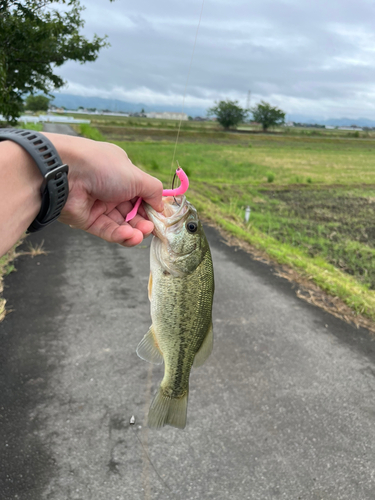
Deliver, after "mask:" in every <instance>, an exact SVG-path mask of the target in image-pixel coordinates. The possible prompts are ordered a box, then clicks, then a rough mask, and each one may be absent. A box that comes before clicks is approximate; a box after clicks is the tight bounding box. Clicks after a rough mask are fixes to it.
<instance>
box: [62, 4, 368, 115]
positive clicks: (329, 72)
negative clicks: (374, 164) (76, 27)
mask: <svg viewBox="0 0 375 500" xmlns="http://www.w3.org/2000/svg"><path fill="white" fill-rule="evenodd" d="M81 3H82V4H83V5H85V7H86V10H85V12H84V13H83V17H84V19H85V20H86V25H85V28H84V33H85V34H86V35H87V36H92V35H93V34H94V33H97V34H98V35H104V34H107V35H108V41H109V42H110V44H111V47H110V48H107V49H102V51H101V53H100V56H99V58H98V59H97V61H96V62H94V63H87V64H86V65H79V64H76V63H73V62H69V63H67V64H65V65H64V66H63V67H61V68H59V69H58V72H59V74H61V75H62V76H63V78H65V80H66V81H67V82H68V85H67V87H66V88H65V89H64V90H63V92H65V93H70V94H77V95H85V96H98V97H108V98H112V99H121V100H124V101H130V102H142V103H145V104H149V105H152V104H159V105H160V104H173V105H182V96H183V94H184V88H185V83H186V78H187V75H188V70H189V65H190V58H191V54H192V50H193V46H194V39H195V33H196V30H197V26H198V21H199V16H200V12H201V7H202V1H201V0H188V1H180V0H137V1H134V0H133V1H130V0H116V1H115V2H114V3H110V2H109V0H82V2H81ZM249 90H251V105H253V104H255V103H256V102H259V100H261V99H263V100H266V101H268V102H270V103H271V104H273V105H277V106H279V107H281V108H282V109H283V110H285V111H286V112H287V113H288V114H291V113H293V114H301V115H309V116H316V117H321V118H329V117H330V118H340V117H343V116H345V117H353V118H356V117H366V118H375V1H374V0H205V3H204V8H203V14H202V21H201V25H200V28H199V33H198V39H197V44H196V49H195V55H194V59H193V64H192V69H191V73H190V79H189V83H188V87H187V92H186V106H195V107H196V106H198V107H202V108H207V107H209V106H211V105H212V104H213V103H214V101H215V100H219V99H225V98H231V99H236V100H238V101H239V102H240V103H241V105H242V106H245V105H246V101H247V94H248V91H249Z"/></svg>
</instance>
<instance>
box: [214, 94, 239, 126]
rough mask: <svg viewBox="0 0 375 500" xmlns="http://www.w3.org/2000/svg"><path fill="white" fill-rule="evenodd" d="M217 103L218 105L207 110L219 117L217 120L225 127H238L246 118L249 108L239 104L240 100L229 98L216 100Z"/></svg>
mask: <svg viewBox="0 0 375 500" xmlns="http://www.w3.org/2000/svg"><path fill="white" fill-rule="evenodd" d="M215 104H216V106H213V107H212V108H209V109H208V110H207V115H208V116H212V115H215V116H216V117H217V121H218V122H219V123H220V125H222V126H223V127H224V128H225V129H229V128H230V127H236V126H237V125H238V124H239V123H241V122H243V121H244V120H245V119H246V116H247V110H246V109H242V108H241V107H240V106H238V101H230V100H229V99H227V100H226V101H220V102H216V101H215Z"/></svg>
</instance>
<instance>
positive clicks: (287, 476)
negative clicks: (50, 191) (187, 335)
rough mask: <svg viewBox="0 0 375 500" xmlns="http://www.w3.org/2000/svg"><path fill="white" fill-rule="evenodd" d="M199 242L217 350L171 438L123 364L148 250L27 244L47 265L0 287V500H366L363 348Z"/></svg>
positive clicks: (29, 263) (239, 260) (29, 264)
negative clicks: (0, 314) (0, 317)
mask: <svg viewBox="0 0 375 500" xmlns="http://www.w3.org/2000/svg"><path fill="white" fill-rule="evenodd" d="M207 236H208V239H209V242H210V245H211V250H212V254H213V260H214V269H215V281H216V293H215V303H214V315H213V317H214V335H215V347H214V352H213V354H212V355H211V357H210V358H209V360H208V361H207V362H206V364H205V365H204V366H203V367H201V368H199V369H197V370H194V371H193V372H192V375H191V382H190V398H189V409H188V425H187V427H186V429H185V430H183V431H181V430H178V429H173V428H170V427H165V428H163V429H161V430H150V429H147V427H145V425H144V423H145V418H146V415H147V411H148V406H149V404H150V401H151V399H152V396H153V394H154V393H155V390H156V388H157V386H158V384H159V382H160V380H161V378H162V367H160V366H153V365H150V364H148V363H146V362H144V361H143V360H141V359H139V358H138V357H137V355H136V353H135V349H136V347H137V344H138V342H139V341H140V340H141V338H142V337H143V335H144V334H145V333H146V332H147V330H148V327H149V325H150V314H149V302H148V298H147V281H148V273H149V245H150V241H151V240H150V239H148V240H146V241H145V242H144V244H142V245H140V246H138V247H136V248H133V249H125V248H121V247H120V246H115V245H110V244H107V243H105V242H104V241H101V240H99V239H97V238H95V237H93V236H90V235H88V234H85V233H83V232H81V231H78V230H73V229H70V228H69V227H66V226H63V225H62V224H60V223H55V224H53V225H52V226H50V227H49V228H47V229H46V230H45V231H43V232H41V233H36V234H34V235H30V236H29V238H28V241H31V242H33V243H38V242H40V241H42V240H44V241H45V243H44V247H45V249H46V250H47V251H48V252H49V253H48V254H47V255H42V256H39V257H34V258H31V257H29V256H24V257H20V258H19V259H18V260H17V263H16V267H17V272H16V273H12V274H11V275H9V276H8V277H7V278H6V282H5V284H6V291H5V295H6V298H7V299H8V307H9V308H11V309H12V312H11V313H10V314H9V315H7V316H6V318H5V321H4V322H3V323H1V324H0V338H1V342H0V450H1V453H0V499H1V500H8V499H21V500H24V499H25V500H104V499H108V500H128V499H131V500H133V499H134V500H148V499H152V500H156V499H157V500H162V499H163V500H164V499H171V500H172V499H183V500H206V499H210V500H211V499H212V500H244V499H252V500H263V499H266V500H268V499H285V500H298V499H301V500H302V499H303V500H311V499H312V500H344V499H345V500H365V499H369V500H370V499H371V500H373V499H374V497H375V407H374V394H375V363H374V362H375V344H374V337H373V336H371V335H370V334H369V333H368V332H367V331H365V330H357V329H355V328H352V327H351V326H349V325H347V324H345V323H343V322H341V321H340V320H338V319H336V318H334V317H332V316H330V315H329V314H327V313H325V312H324V311H321V310H319V309H317V308H316V307H314V306H311V305H309V304H307V303H305V302H303V301H302V300H300V299H298V298H297V297H296V295H295V291H294V290H293V287H292V285H291V284H290V283H289V282H287V281H286V280H284V279H283V278H280V277H277V276H275V275H274V274H273V272H272V268H270V267H269V266H267V265H266V264H263V263H261V262H258V261H254V260H252V258H251V257H250V256H249V255H248V254H246V253H244V252H243V251H242V250H240V249H236V248H231V247H228V246H227V245H226V244H225V243H224V242H223V241H222V239H221V237H220V236H219V234H218V233H217V232H216V231H215V230H213V229H212V228H207ZM132 415H134V416H135V418H136V424H135V426H133V427H131V426H129V420H130V418H131V416H132ZM141 443H142V444H141ZM142 445H143V446H142ZM146 453H147V455H146ZM150 461H151V462H152V464H151V462H150ZM155 469H156V470H155Z"/></svg>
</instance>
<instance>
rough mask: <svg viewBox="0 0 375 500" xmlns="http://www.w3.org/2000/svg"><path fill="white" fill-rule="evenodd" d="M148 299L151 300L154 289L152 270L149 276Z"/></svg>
mask: <svg viewBox="0 0 375 500" xmlns="http://www.w3.org/2000/svg"><path fill="white" fill-rule="evenodd" d="M147 288H148V300H149V301H150V302H151V290H152V273H151V271H150V277H149V278H148V287H147Z"/></svg>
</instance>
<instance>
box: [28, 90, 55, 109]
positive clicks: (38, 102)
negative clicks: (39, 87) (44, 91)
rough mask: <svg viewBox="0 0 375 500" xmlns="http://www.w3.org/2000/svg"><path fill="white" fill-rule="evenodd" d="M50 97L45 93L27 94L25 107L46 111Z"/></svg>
mask: <svg viewBox="0 0 375 500" xmlns="http://www.w3.org/2000/svg"><path fill="white" fill-rule="evenodd" d="M50 100H51V99H49V98H48V97H46V96H45V95H31V94H30V95H29V96H27V97H26V103H25V109H29V110H30V111H48V106H49V102H50Z"/></svg>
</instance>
